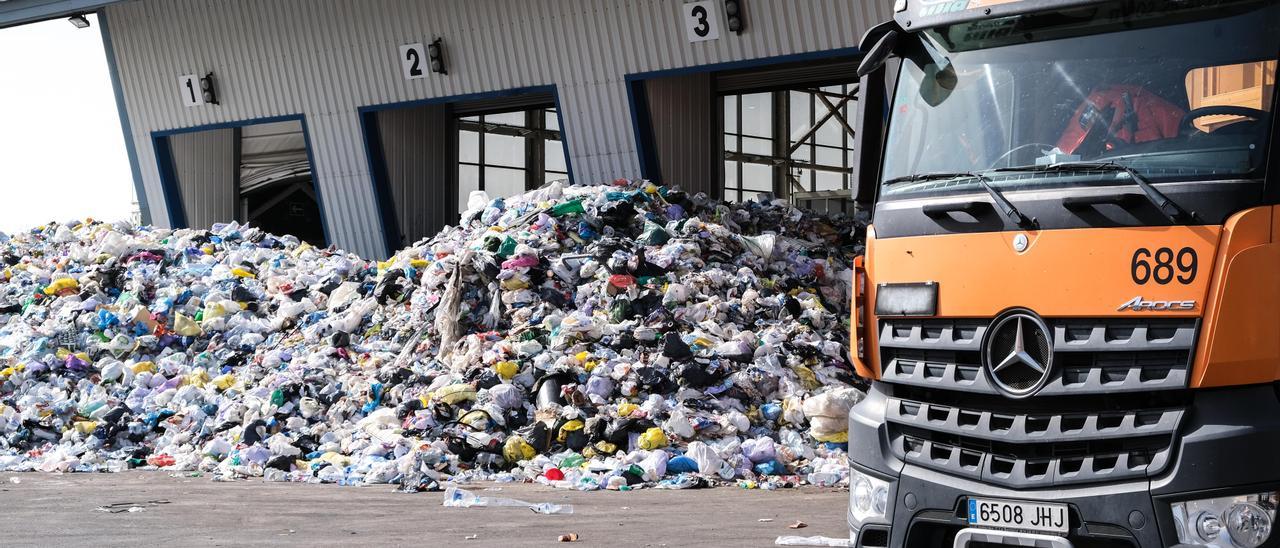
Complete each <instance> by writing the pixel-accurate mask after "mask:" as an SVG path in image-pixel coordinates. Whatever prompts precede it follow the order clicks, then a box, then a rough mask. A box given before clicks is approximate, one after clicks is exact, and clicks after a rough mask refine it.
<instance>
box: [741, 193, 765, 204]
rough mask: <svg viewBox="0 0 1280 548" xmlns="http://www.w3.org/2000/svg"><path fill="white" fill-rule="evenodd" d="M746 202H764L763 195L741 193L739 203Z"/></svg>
mask: <svg viewBox="0 0 1280 548" xmlns="http://www.w3.org/2000/svg"><path fill="white" fill-rule="evenodd" d="M748 200H755V201H757V202H759V201H762V200H764V194H763V193H761V192H748V191H743V192H742V199H741V200H739V201H741V202H745V201H748Z"/></svg>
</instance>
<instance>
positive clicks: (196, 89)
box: [178, 74, 204, 107]
mask: <svg viewBox="0 0 1280 548" xmlns="http://www.w3.org/2000/svg"><path fill="white" fill-rule="evenodd" d="M178 93H179V94H180V95H182V104H183V105H186V106H189V107H198V106H201V105H204V94H203V93H201V91H200V77H199V76H196V75H194V74H184V75H182V76H179V77H178Z"/></svg>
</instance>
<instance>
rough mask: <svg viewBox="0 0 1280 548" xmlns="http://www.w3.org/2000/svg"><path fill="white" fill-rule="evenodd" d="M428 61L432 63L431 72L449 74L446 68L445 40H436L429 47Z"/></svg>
mask: <svg viewBox="0 0 1280 548" xmlns="http://www.w3.org/2000/svg"><path fill="white" fill-rule="evenodd" d="M427 59H428V60H429V61H430V62H431V72H438V73H440V74H449V71H448V70H446V69H445V67H444V39H443V38H436V39H435V40H432V41H431V45H429V46H427Z"/></svg>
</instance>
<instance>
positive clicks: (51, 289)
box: [44, 278, 80, 295]
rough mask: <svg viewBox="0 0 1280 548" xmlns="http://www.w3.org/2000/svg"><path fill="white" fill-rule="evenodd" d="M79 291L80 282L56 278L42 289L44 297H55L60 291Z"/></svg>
mask: <svg viewBox="0 0 1280 548" xmlns="http://www.w3.org/2000/svg"><path fill="white" fill-rule="evenodd" d="M77 289H80V282H77V281H76V279H75V278H58V279H56V280H54V281H52V282H49V286H48V287H46V288H44V294H45V295H57V294H58V293H60V292H62V291H75V290H77Z"/></svg>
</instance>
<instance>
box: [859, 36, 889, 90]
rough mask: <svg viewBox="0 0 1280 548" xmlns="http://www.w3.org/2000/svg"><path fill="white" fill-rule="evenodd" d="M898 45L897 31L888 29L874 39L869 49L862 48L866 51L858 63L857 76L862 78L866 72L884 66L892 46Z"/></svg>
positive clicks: (868, 72) (869, 72)
mask: <svg viewBox="0 0 1280 548" xmlns="http://www.w3.org/2000/svg"><path fill="white" fill-rule="evenodd" d="M897 45H898V31H896V30H892V29H890V30H888V31H887V32H885V33H884V35H883V36H881V37H880V39H879V40H876V43H875V45H873V46H871V49H869V50H864V51H866V52H867V53H866V54H865V55H864V56H863V57H862V62H861V63H858V78H859V79H862V78H863V77H865V76H866V75H868V74H871V73H872V72H875V71H876V70H879V69H880V67H883V66H884V62H885V61H886V60H887V59H889V56H890V55H892V54H893V48H894V47H895V46H897Z"/></svg>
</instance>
